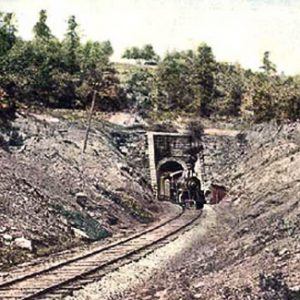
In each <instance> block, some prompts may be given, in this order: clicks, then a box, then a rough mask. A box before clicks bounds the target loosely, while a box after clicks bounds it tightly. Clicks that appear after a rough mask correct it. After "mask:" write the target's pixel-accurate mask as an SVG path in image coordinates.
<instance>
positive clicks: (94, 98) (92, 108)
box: [82, 90, 97, 153]
mask: <svg viewBox="0 0 300 300" xmlns="http://www.w3.org/2000/svg"><path fill="white" fill-rule="evenodd" d="M96 95H97V91H96V90H94V94H93V99H92V105H91V109H90V113H89V116H88V125H87V128H86V133H85V138H84V143H83V149H82V152H83V153H84V152H85V150H86V146H87V141H88V138H89V133H90V130H91V122H92V117H93V113H94V107H95V101H96Z"/></svg>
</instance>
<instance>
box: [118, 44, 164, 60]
mask: <svg viewBox="0 0 300 300" xmlns="http://www.w3.org/2000/svg"><path fill="white" fill-rule="evenodd" d="M122 57H123V58H127V59H135V60H138V61H140V60H146V61H151V60H152V61H154V62H158V61H159V56H158V55H157V54H156V53H155V51H154V49H153V46H152V45H151V44H147V45H145V46H144V47H142V48H141V49H139V48H138V47H131V48H127V49H126V50H125V52H124V54H123V56H122Z"/></svg>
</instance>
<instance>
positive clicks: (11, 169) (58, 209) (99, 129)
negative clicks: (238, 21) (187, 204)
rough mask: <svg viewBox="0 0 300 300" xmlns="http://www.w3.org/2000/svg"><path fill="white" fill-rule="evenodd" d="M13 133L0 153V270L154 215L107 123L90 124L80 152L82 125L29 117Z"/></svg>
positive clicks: (15, 124) (149, 198)
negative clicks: (86, 145)
mask: <svg viewBox="0 0 300 300" xmlns="http://www.w3.org/2000/svg"><path fill="white" fill-rule="evenodd" d="M12 127H13V130H12V131H11V133H10V134H8V132H7V131H6V132H5V133H4V134H2V136H3V137H4V139H5V140H6V141H9V145H10V146H9V151H5V150H3V148H0V167H1V172H0V269H1V268H4V267H5V266H7V265H11V264H14V263H16V262H20V261H23V260H28V259H31V258H32V257H35V256H39V255H45V254H48V253H49V252H52V251H57V250H61V249H65V248H68V247H71V246H74V245H79V244H82V243H84V242H87V241H94V240H99V239H102V238H104V237H107V236H110V235H111V234H113V233H116V232H118V233H120V232H127V231H130V230H134V228H135V227H136V226H137V224H141V223H148V222H151V221H153V220H155V218H157V217H158V211H159V206H158V205H157V204H156V203H154V202H153V200H152V195H151V191H150V190H149V188H148V185H147V184H146V182H145V180H144V178H143V174H142V173H140V172H139V170H138V169H133V168H132V167H130V166H129V164H128V162H127V161H126V156H124V155H122V154H121V153H120V152H119V151H118V150H117V149H116V148H115V147H114V145H113V144H112V142H111V137H110V130H111V128H110V125H107V124H106V125H105V124H104V123H101V122H95V123H94V124H93V130H92V131H91V134H90V138H89V143H88V147H87V151H86V153H85V154H82V153H81V148H82V143H83V139H84V134H85V130H84V129H85V127H84V125H83V120H71V121H70V120H66V119H65V120H64V119H62V118H59V119H58V118H55V117H51V116H47V115H38V114H27V115H19V116H18V118H17V119H16V120H15V121H14V122H13V124H12ZM2 133H3V130H2ZM9 136H10V138H9ZM1 265H2V267H1Z"/></svg>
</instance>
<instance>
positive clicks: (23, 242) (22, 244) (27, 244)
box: [13, 237, 32, 251]
mask: <svg viewBox="0 0 300 300" xmlns="http://www.w3.org/2000/svg"><path fill="white" fill-rule="evenodd" d="M13 244H14V246H16V247H17V248H21V249H24V250H29V251H32V242H31V241H30V240H28V239H25V238H24V237H21V238H16V239H15V240H14V242H13Z"/></svg>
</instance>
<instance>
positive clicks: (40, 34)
mask: <svg viewBox="0 0 300 300" xmlns="http://www.w3.org/2000/svg"><path fill="white" fill-rule="evenodd" d="M46 21H47V12H46V10H41V11H40V14H39V20H38V22H37V23H36V24H35V25H34V27H33V32H34V37H35V39H36V40H39V41H43V40H45V41H47V40H49V39H50V38H52V37H53V35H52V34H51V30H50V28H49V27H48V25H47V24H46Z"/></svg>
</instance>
